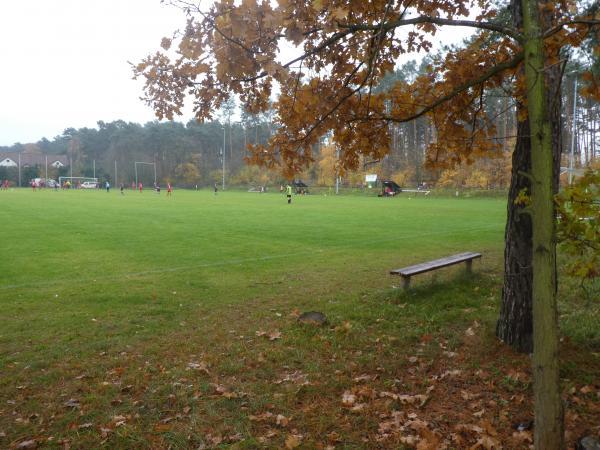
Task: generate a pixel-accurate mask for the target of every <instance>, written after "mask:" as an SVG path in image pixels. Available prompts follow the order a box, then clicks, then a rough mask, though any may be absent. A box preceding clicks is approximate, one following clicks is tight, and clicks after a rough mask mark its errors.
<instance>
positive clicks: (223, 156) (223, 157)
mask: <svg viewBox="0 0 600 450" xmlns="http://www.w3.org/2000/svg"><path fill="white" fill-rule="evenodd" d="M222 128H223V155H222V159H223V190H225V127H222Z"/></svg>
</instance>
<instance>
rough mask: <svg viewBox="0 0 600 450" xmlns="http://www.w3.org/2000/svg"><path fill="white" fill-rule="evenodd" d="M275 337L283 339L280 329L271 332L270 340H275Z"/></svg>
mask: <svg viewBox="0 0 600 450" xmlns="http://www.w3.org/2000/svg"><path fill="white" fill-rule="evenodd" d="M275 339H281V332H280V331H279V330H275V331H272V332H271V333H269V340H270V341H274V340H275Z"/></svg>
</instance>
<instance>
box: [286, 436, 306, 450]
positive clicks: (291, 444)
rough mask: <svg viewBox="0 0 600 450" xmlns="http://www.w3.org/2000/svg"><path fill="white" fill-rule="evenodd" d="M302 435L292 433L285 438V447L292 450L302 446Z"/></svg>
mask: <svg viewBox="0 0 600 450" xmlns="http://www.w3.org/2000/svg"><path fill="white" fill-rule="evenodd" d="M301 440H302V438H301V436H298V435H294V434H290V435H288V437H287V438H286V440H285V448H287V449H288V450H291V449H293V448H296V447H300V442H301Z"/></svg>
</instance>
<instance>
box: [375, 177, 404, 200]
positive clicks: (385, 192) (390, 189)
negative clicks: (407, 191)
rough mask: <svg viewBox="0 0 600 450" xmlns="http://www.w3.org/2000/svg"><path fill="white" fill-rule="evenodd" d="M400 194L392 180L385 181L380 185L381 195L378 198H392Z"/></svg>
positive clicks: (399, 188)
mask: <svg viewBox="0 0 600 450" xmlns="http://www.w3.org/2000/svg"><path fill="white" fill-rule="evenodd" d="M400 192H402V188H401V187H400V186H399V185H398V183H396V182H395V181H392V180H386V181H383V182H382V183H381V194H379V197H393V196H394V195H396V194H399V193H400Z"/></svg>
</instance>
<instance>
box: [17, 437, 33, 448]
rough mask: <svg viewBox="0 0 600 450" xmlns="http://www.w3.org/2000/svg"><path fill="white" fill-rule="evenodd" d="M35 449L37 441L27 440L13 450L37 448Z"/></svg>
mask: <svg viewBox="0 0 600 450" xmlns="http://www.w3.org/2000/svg"><path fill="white" fill-rule="evenodd" d="M37 447H38V443H37V441H36V440H35V439H29V440H27V441H22V442H19V444H17V446H16V447H15V448H18V449H29V448H37Z"/></svg>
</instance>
